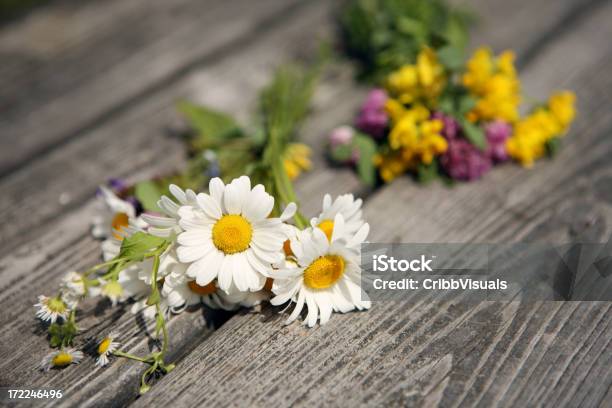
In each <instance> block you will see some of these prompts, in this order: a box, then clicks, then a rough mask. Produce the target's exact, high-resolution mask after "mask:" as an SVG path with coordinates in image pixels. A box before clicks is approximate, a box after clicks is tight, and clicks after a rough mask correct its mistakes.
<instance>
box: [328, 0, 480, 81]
mask: <svg viewBox="0 0 612 408" xmlns="http://www.w3.org/2000/svg"><path fill="white" fill-rule="evenodd" d="M472 20H473V18H472V16H471V14H470V13H469V12H467V11H465V10H462V9H458V8H456V7H451V6H450V5H449V4H447V3H446V2H445V1H444V0H352V1H348V2H347V3H346V6H345V7H344V8H343V9H342V10H341V12H340V14H339V28H340V35H341V40H342V48H343V50H344V52H345V53H346V54H347V55H349V56H350V57H352V58H354V59H355V60H357V61H358V62H359V64H360V68H361V72H362V75H363V77H364V78H365V79H369V80H373V81H375V82H378V81H380V80H382V79H383V78H384V77H385V76H386V75H388V74H389V73H391V72H392V71H394V70H396V69H398V68H400V67H401V66H403V65H405V64H410V63H413V62H414V61H415V60H416V56H417V54H418V53H419V51H420V50H421V49H422V48H423V47H424V46H429V47H432V48H434V49H436V50H438V51H439V52H440V53H441V55H443V56H446V55H448V56H452V55H457V54H461V53H463V50H464V47H465V46H466V44H467V41H468V37H469V36H468V26H469V25H470V23H471V21H472Z"/></svg>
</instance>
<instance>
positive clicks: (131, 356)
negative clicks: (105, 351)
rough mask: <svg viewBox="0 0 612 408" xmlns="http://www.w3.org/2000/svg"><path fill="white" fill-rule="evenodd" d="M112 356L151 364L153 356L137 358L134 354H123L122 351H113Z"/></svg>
mask: <svg viewBox="0 0 612 408" xmlns="http://www.w3.org/2000/svg"><path fill="white" fill-rule="evenodd" d="M113 354H114V355H115V356H117V357H124V358H129V359H130V360H135V361H140V362H141V363H145V364H151V363H152V362H153V360H154V358H153V356H150V355H149V356H146V357H138V356H135V355H134V354H129V353H124V352H123V351H119V350H115V351H113Z"/></svg>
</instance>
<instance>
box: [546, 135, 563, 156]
mask: <svg viewBox="0 0 612 408" xmlns="http://www.w3.org/2000/svg"><path fill="white" fill-rule="evenodd" d="M560 150H561V139H560V138H558V137H553V138H552V139H548V141H547V142H546V153H547V154H548V156H550V157H555V156H556V155H557V154H558V153H559V151H560Z"/></svg>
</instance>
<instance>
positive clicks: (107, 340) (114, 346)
mask: <svg viewBox="0 0 612 408" xmlns="http://www.w3.org/2000/svg"><path fill="white" fill-rule="evenodd" d="M118 337H119V333H118V332H116V331H114V332H111V333H110V334H109V335H108V336H106V337H104V338H103V339H102V341H101V342H100V344H99V345H98V358H97V359H96V365H97V366H98V367H104V366H105V365H107V364H108V357H109V355H111V354H113V352H114V351H117V350H118V349H119V346H120V345H121V343H119V342H118V341H116V340H117V338H118Z"/></svg>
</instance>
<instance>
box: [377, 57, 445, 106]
mask: <svg viewBox="0 0 612 408" xmlns="http://www.w3.org/2000/svg"><path fill="white" fill-rule="evenodd" d="M445 85H446V74H445V72H444V67H443V66H442V64H440V63H439V62H438V57H437V56H436V53H435V52H434V51H433V50H432V49H431V48H423V50H422V51H421V52H420V53H419V55H418V56H417V61H416V64H414V65H404V66H403V67H401V68H400V69H398V70H397V71H395V72H393V73H391V74H390V75H389V77H388V78H387V90H388V91H389V93H390V94H391V95H392V96H394V97H396V98H397V99H398V100H399V102H401V103H403V104H409V103H414V102H417V101H426V102H428V103H430V104H435V102H436V100H437V98H438V96H439V95H440V93H441V92H442V90H443V89H444V86H445Z"/></svg>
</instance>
